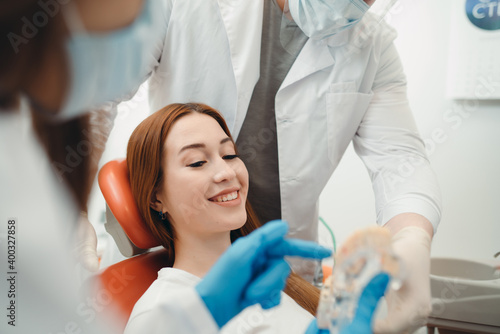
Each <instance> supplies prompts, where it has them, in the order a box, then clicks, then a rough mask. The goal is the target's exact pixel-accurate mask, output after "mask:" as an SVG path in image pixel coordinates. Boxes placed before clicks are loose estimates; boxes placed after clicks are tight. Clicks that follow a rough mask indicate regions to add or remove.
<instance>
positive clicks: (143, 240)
mask: <svg viewBox="0 0 500 334" xmlns="http://www.w3.org/2000/svg"><path fill="white" fill-rule="evenodd" d="M98 182H99V187H100V188H101V191H102V193H103V195H104V199H105V200H106V203H107V206H108V208H109V211H110V212H108V213H107V219H108V221H109V220H110V219H113V218H116V220H117V221H118V223H119V224H120V225H121V228H122V231H123V232H124V233H125V235H122V236H121V238H122V239H127V240H126V241H128V240H130V241H131V242H132V243H133V245H132V248H131V249H132V251H131V254H130V255H135V254H137V253H143V252H146V253H143V254H140V255H137V256H133V257H131V258H129V259H126V260H123V261H121V262H118V263H116V264H113V265H111V266H109V267H107V268H106V269H105V270H104V271H103V272H102V273H100V274H99V275H98V279H99V281H100V282H99V283H100V285H99V286H98V289H99V290H98V291H93V294H94V295H95V298H96V300H97V302H99V301H100V300H101V301H102V304H105V305H103V306H105V308H106V309H107V311H111V312H112V313H113V316H114V317H115V318H117V319H116V320H115V321H116V322H117V323H116V325H117V326H118V328H117V329H118V330H122V331H123V329H124V328H125V325H126V324H127V321H128V318H129V317H130V314H131V312H132V309H133V308H134V305H135V303H136V302H137V300H138V299H139V298H140V297H141V296H142V295H143V294H144V292H146V290H147V289H148V288H149V286H150V285H151V283H153V281H154V280H155V279H156V278H157V276H158V271H159V270H160V269H161V268H163V267H165V266H166V259H167V258H166V251H165V250H164V249H163V248H161V249H158V250H152V251H147V250H149V249H151V248H154V247H156V246H160V242H159V241H158V240H157V239H156V238H155V237H154V236H153V235H152V234H151V233H150V231H149V229H148V228H147V227H146V224H145V223H144V222H143V220H142V218H141V216H140V214H139V209H138V208H137V205H136V204H135V201H134V198H133V196H132V190H131V189H130V182H129V178H128V169H127V162H126V160H125V159H123V160H113V161H110V162H108V163H107V164H105V165H104V166H103V167H102V168H101V170H100V171H99V176H98ZM123 232H122V234H123ZM112 234H114V238H115V241H117V238H119V237H120V235H119V234H118V233H116V231H115V232H113V233H112ZM118 241H119V240H118ZM117 243H118V244H120V242H117ZM123 244H126V242H122V246H121V247H122V249H120V251H121V252H122V253H126V252H124V251H123V247H124V246H123ZM124 255H126V254H124ZM130 255H129V256H130ZM96 288H97V287H96ZM104 296H106V297H104ZM103 309H104V307H103Z"/></svg>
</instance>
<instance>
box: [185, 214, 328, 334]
mask: <svg viewBox="0 0 500 334" xmlns="http://www.w3.org/2000/svg"><path fill="white" fill-rule="evenodd" d="M287 232H288V224H287V223H285V222H283V221H272V222H269V223H267V224H265V225H264V226H263V227H261V228H259V229H257V230H256V231H254V232H252V233H250V234H249V235H248V236H246V237H241V238H239V239H238V240H236V241H235V242H234V243H233V245H232V246H231V247H230V248H229V249H228V250H227V251H226V252H225V253H224V254H223V255H222V256H221V258H220V259H219V260H218V261H217V262H216V263H215V265H214V266H213V267H212V269H210V271H209V272H208V274H207V275H206V276H205V277H204V278H203V279H202V280H201V282H200V283H198V285H197V286H196V287H195V289H196V291H197V292H198V293H199V295H200V297H201V299H202V300H203V301H204V303H205V305H206V306H207V308H208V310H209V311H210V313H211V314H212V316H213V318H214V320H215V322H216V323H217V325H218V326H219V328H220V327H222V326H224V325H225V324H226V323H227V322H228V321H229V320H231V319H232V318H233V317H234V316H236V315H237V314H238V313H240V312H241V311H242V310H243V309H244V308H246V307H247V306H250V305H254V304H257V303H259V304H260V305H261V306H262V308H264V309H269V308H271V307H274V306H276V305H278V304H279V303H280V298H281V291H282V290H283V288H284V287H285V283H286V279H287V277H288V275H289V274H290V267H289V266H288V264H287V263H286V261H285V260H284V258H283V257H284V256H301V257H306V258H311V259H322V258H325V257H328V256H330V255H331V251H330V250H329V249H327V248H324V247H322V246H319V245H317V244H315V243H313V242H308V241H303V240H293V239H285V238H284V237H285V234H286V233H287Z"/></svg>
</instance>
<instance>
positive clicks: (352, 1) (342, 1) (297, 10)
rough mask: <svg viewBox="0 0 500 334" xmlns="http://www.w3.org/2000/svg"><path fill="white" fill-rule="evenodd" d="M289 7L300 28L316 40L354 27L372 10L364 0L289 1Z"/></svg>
mask: <svg viewBox="0 0 500 334" xmlns="http://www.w3.org/2000/svg"><path fill="white" fill-rule="evenodd" d="M288 6H289V10H290V14H291V16H292V18H293V20H294V21H295V23H296V24H297V25H298V26H299V28H300V29H301V30H302V31H303V32H304V34H305V35H306V36H308V37H310V38H312V39H316V40H320V39H324V38H328V37H331V36H333V35H335V34H337V33H339V32H340V31H342V30H344V29H346V28H349V27H351V26H353V25H354V24H356V23H357V22H359V20H361V18H362V17H363V15H364V14H365V13H366V11H367V10H368V9H369V8H370V7H369V6H368V5H367V4H366V3H365V2H364V1H363V0H288Z"/></svg>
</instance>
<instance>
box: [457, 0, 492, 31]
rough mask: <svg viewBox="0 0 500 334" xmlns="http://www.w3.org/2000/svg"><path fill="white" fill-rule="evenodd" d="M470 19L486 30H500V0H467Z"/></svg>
mask: <svg viewBox="0 0 500 334" xmlns="http://www.w3.org/2000/svg"><path fill="white" fill-rule="evenodd" d="M465 10H466V12H467V17H468V18H469V21H470V22H471V23H472V24H473V25H475V26H476V27H478V28H480V29H484V30H500V0H467V2H466V4H465Z"/></svg>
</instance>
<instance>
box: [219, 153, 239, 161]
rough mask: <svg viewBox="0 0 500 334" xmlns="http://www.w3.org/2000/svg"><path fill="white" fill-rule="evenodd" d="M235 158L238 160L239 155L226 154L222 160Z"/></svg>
mask: <svg viewBox="0 0 500 334" xmlns="http://www.w3.org/2000/svg"><path fill="white" fill-rule="evenodd" d="M235 158H239V155H237V154H228V155H225V156H223V157H222V159H224V160H233V159H235Z"/></svg>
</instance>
